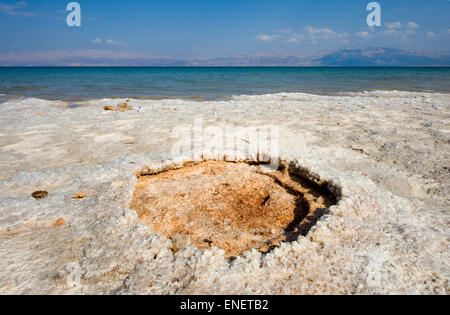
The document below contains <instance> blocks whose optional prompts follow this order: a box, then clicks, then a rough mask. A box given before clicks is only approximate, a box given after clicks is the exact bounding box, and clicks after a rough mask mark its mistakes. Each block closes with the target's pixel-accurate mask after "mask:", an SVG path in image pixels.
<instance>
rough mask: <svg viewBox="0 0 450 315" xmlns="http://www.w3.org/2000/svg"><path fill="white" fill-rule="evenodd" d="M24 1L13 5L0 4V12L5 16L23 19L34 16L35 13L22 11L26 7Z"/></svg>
mask: <svg viewBox="0 0 450 315" xmlns="http://www.w3.org/2000/svg"><path fill="white" fill-rule="evenodd" d="M27 5H28V4H27V2H26V1H20V2H16V3H15V4H6V3H3V2H0V12H3V13H5V14H7V15H15V16H24V17H33V16H36V13H35V12H27V11H22V9H23V8H25V7H26V6H27Z"/></svg>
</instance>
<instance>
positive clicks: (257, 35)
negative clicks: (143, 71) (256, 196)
mask: <svg viewBox="0 0 450 315" xmlns="http://www.w3.org/2000/svg"><path fill="white" fill-rule="evenodd" d="M69 2H70V1H68V0H65V1H64V0H43V1H39V0H28V1H26V2H25V1H20V2H18V1H17V0H15V1H8V0H0V29H1V30H2V31H1V32H0V54H2V55H3V56H5V55H7V54H9V55H12V54H25V53H35V54H37V53H38V52H41V53H43V52H45V53H47V54H55V56H56V55H57V54H64V53H68V52H72V53H73V52H75V51H76V52H78V53H80V54H82V53H84V54H92V55H96V54H98V55H99V56H102V55H107V54H110V55H117V56H123V57H127V56H129V57H132V56H144V55H152V56H170V57H177V58H199V57H219V56H230V55H239V54H264V53H266V54H298V55H308V54H314V53H317V52H322V51H328V50H335V49H339V48H344V47H346V48H355V47H368V46H370V47H372V46H373V47H380V46H383V47H394V48H403V49H418V50H427V51H447V52H448V51H450V19H449V17H450V1H448V0H429V1H425V0H389V1H387V0H384V1H378V2H379V3H380V4H381V8H382V26H381V27H377V28H369V27H368V26H367V24H366V17H367V15H368V13H369V12H367V11H366V6H367V4H368V3H369V2H370V1H369V0H345V1H343V0H322V1H321V0H131V1H130V0H129V1H122V0H114V1H104V0H84V1H83V0H81V1H78V2H79V3H80V5H81V9H82V26H81V27H74V28H70V27H68V26H67V25H66V16H67V14H68V12H66V10H65V8H66V5H67V4H68V3H69ZM33 56H35V57H36V56H37V55H33ZM36 58H37V57H36Z"/></svg>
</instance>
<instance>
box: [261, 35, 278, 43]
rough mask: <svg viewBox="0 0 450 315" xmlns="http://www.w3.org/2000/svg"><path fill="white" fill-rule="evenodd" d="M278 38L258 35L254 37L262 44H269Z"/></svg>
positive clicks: (276, 36)
mask: <svg viewBox="0 0 450 315" xmlns="http://www.w3.org/2000/svg"><path fill="white" fill-rule="evenodd" d="M277 38H278V35H267V34H259V35H258V36H256V39H259V40H262V41H264V42H271V41H273V40H275V39H277Z"/></svg>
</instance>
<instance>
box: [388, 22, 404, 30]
mask: <svg viewBox="0 0 450 315" xmlns="http://www.w3.org/2000/svg"><path fill="white" fill-rule="evenodd" d="M386 27H387V28H388V29H390V30H392V29H400V28H402V23H400V22H392V23H386Z"/></svg>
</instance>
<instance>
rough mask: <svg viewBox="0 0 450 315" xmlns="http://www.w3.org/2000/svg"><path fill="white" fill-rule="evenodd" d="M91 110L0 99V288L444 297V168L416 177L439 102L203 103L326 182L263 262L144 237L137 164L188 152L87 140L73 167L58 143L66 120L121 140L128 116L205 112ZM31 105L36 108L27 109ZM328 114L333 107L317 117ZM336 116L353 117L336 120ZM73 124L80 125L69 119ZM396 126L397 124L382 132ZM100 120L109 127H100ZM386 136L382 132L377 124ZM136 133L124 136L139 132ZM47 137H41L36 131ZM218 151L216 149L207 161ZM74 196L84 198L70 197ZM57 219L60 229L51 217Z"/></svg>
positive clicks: (210, 115) (438, 121)
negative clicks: (386, 147)
mask: <svg viewBox="0 0 450 315" xmlns="http://www.w3.org/2000/svg"><path fill="white" fill-rule="evenodd" d="M114 102H117V101H116V100H114ZM92 103H95V104H96V106H95V107H94V106H93V104H92ZM92 103H89V104H80V105H82V106H85V107H81V108H77V109H67V108H65V106H64V104H62V103H60V102H49V101H42V100H19V101H11V102H8V103H4V104H2V109H1V113H2V115H1V118H0V120H1V122H2V124H1V126H2V127H1V128H0V134H1V135H2V137H0V148H1V151H0V153H1V155H0V159H1V161H2V163H1V165H0V166H1V168H2V170H5V172H2V174H3V175H2V178H3V179H2V181H1V182H0V198H1V199H0V293H2V294H11V293H19V294H44V293H52V294H55V293H63V294H65V293H82V294H83V293H84V294H86V293H93V294H111V293H118V294H196V293H197V294H262V293H266V294H327V293H332V294H366V293H378V294H382V293H396V294H400V293H406V294H414V293H419V294H429V293H437V294H446V293H448V291H449V290H448V274H449V269H448V261H449V257H448V253H449V251H448V234H449V233H448V232H449V231H448V226H447V223H446V222H448V210H449V208H448V199H445V187H446V186H447V185H446V179H445V177H440V176H441V175H440V173H438V174H435V175H433V176H434V177H433V176H431V175H430V174H432V173H430V172H429V170H432V169H433V167H435V166H436V163H440V162H439V161H440V160H439V159H440V158H444V160H443V161H444V162H443V163H446V162H447V161H448V146H446V144H445V142H444V144H440V143H441V142H440V141H441V139H445V138H447V141H448V122H449V117H450V116H449V112H450V110H449V105H450V102H449V96H447V95H442V94H427V93H408V92H372V93H361V94H358V95H351V96H344V97H327V96H314V95H307V94H277V95H267V96H241V97H235V98H234V99H233V100H230V101H224V102H217V103H215V104H212V105H210V106H213V107H214V109H211V110H206V112H207V113H204V115H206V119H209V120H211V121H212V122H216V123H220V120H218V119H217V116H216V113H222V114H223V115H225V117H228V118H227V120H228V123H235V122H236V121H235V120H233V119H234V118H236V119H241V121H242V122H243V124H251V123H252V122H254V123H262V122H270V121H272V122H273V121H274V120H276V121H277V122H278V123H280V125H281V127H282V128H283V131H282V133H281V134H282V140H281V141H282V143H281V147H282V153H281V158H282V160H283V161H284V162H285V163H288V164H290V165H293V166H294V167H295V168H296V169H298V170H301V173H302V175H303V176H306V177H308V178H309V179H310V180H312V181H315V182H317V183H330V184H329V189H330V190H331V191H333V192H334V193H335V194H336V196H337V197H338V199H339V203H338V205H337V206H333V207H331V208H330V213H329V214H328V215H326V216H325V217H323V218H322V219H321V220H320V221H319V222H318V224H317V225H316V227H315V228H313V229H312V230H311V232H310V233H309V234H308V236H307V237H300V238H299V239H298V241H296V242H293V243H285V244H283V245H282V246H281V247H279V248H277V249H275V250H274V251H272V252H270V253H269V254H266V255H263V254H261V253H259V252H257V251H255V250H253V251H250V252H246V253H244V254H243V255H242V256H240V257H238V258H237V259H236V260H234V261H233V262H232V263H230V261H229V260H227V259H225V255H224V252H223V251H222V250H218V249H212V250H206V251H200V250H197V249H196V248H194V247H189V248H187V249H185V250H181V251H179V252H177V253H173V252H172V250H171V248H172V247H173V242H172V241H171V240H170V239H168V238H166V237H164V236H162V235H156V234H153V233H152V231H150V229H149V228H148V227H147V226H145V225H143V224H141V223H140V221H139V218H138V217H137V214H136V212H135V211H132V210H131V209H129V208H128V205H129V203H130V201H131V198H132V195H133V192H134V190H135V187H136V185H137V178H136V176H135V175H134V173H136V172H143V171H145V170H151V171H160V170H164V169H172V168H179V167H181V165H182V164H183V163H184V162H187V161H189V160H191V157H184V158H183V157H180V158H177V159H172V158H170V157H169V154H168V151H164V148H163V147H162V146H161V150H160V151H156V152H158V154H155V153H154V152H155V150H154V148H155V146H152V145H150V146H149V147H148V148H147V150H149V151H147V153H145V152H143V153H141V152H140V151H139V152H135V153H133V152H131V153H127V154H125V155H122V156H120V152H121V151H120V150H119V149H117V148H116V147H108V146H107V142H104V146H103V147H96V146H95V145H94V144H91V143H90V142H89V143H87V144H86V147H87V150H88V152H92V153H91V154H92V155H93V156H92V158H91V159H90V160H89V161H88V162H85V163H81V164H79V163H78V160H77V159H79V158H80V155H81V156H85V157H87V156H88V155H87V154H86V153H84V151H83V150H84V148H83V147H82V146H79V144H78V142H77V141H76V140H74V142H72V143H69V144H70V145H71V146H69V147H67V146H65V144H66V143H67V142H71V138H70V136H68V137H67V138H64V131H63V129H64V128H67V126H68V125H69V126H70V133H71V134H73V133H75V134H76V136H77V137H79V136H80V135H82V137H87V138H89V137H94V134H96V135H97V136H98V134H97V133H96V132H101V133H104V135H108V134H109V135H110V136H109V138H108V139H107V141H109V142H111V141H112V139H114V141H117V142H122V141H123V140H128V139H129V137H130V136H131V135H132V134H129V133H127V131H129V130H130V129H127V127H129V126H130V125H131V126H133V124H135V125H136V124H139V123H140V122H141V121H143V122H144V123H145V124H147V123H148V122H147V121H144V120H145V118H149V117H154V116H155V115H158V118H157V119H158V120H160V121H164V124H168V125H169V126H173V125H175V124H176V123H182V122H183V120H184V119H186V117H195V116H196V115H197V114H198V111H196V110H198V108H195V106H197V107H199V108H203V109H205V104H200V105H199V104H195V103H194V102H192V103H191V102H186V101H181V100H179V101H177V100H175V101H173V100H171V101H153V102H150V101H147V102H144V101H142V102H141V103H139V102H138V101H136V102H133V107H134V108H135V111H136V112H134V111H133V112H129V113H121V114H119V113H117V114H116V113H114V114H112V116H105V114H104V113H102V107H103V106H104V105H107V104H109V105H114V103H113V100H101V101H96V102H92ZM253 104H257V105H258V106H264V110H266V111H267V113H270V115H269V116H264V115H262V114H261V113H259V114H260V115H262V116H264V117H259V116H258V113H254V112H255V111H253V112H252V111H248V110H247V109H248V107H249V106H251V105H253ZM313 105H314V107H313ZM183 106H185V107H183ZM139 107H140V108H139ZM174 107H176V109H177V111H179V112H177V113H175V112H174ZM216 107H217V108H216ZM308 108H310V109H311V111H310V112H309V111H308ZM331 110H333V111H332V112H331V113H330V111H331ZM40 111H42V112H44V116H42V115H35V112H40ZM286 112H292V115H290V116H287V115H286V114H285V113H286ZM327 112H328V113H330V115H334V116H333V117H328V116H324V114H325V113H327ZM165 113H166V114H167V116H164V114H165ZM187 113H189V114H190V115H189V116H188V115H187ZM45 115H47V117H45ZM120 115H123V116H120ZM349 115H351V119H353V121H349V120H346V119H345V117H349ZM420 115H421V116H422V117H423V119H422V120H421V121H420V120H419V119H417V116H420ZM307 116H308V118H306V117H307ZM52 117H53V119H52ZM80 117H83V119H80ZM163 117H164V118H163ZM181 117H183V118H181ZM258 117H259V118H258ZM289 117H294V118H289ZM295 117H297V119H296V118H295ZM299 118H301V120H299ZM76 119H79V122H77V123H73V124H70V122H71V121H73V120H76ZM151 119H152V121H153V122H155V124H157V121H156V120H155V119H154V118H151ZM222 119H223V118H222ZM23 121H26V122H27V123H26V125H24V124H23ZM244 121H245V123H244ZM336 122H339V123H341V124H347V127H346V128H349V129H351V132H347V133H346V131H345V129H341V127H334V128H335V129H334V130H333V132H332V134H333V135H335V137H334V139H329V138H327V137H328V136H329V135H330V130H331V128H332V126H335V123H336ZM399 122H401V123H402V124H403V126H402V127H403V128H404V129H397V128H398V127H399V126H397V125H393V124H394V123H399ZM184 123H185V124H190V123H191V121H185V122H184ZM358 124H359V125H360V126H359V127H358ZM424 125H425V126H424ZM423 126H424V127H423ZM105 127H107V128H108V127H109V128H110V129H109V130H108V132H105ZM322 127H325V128H322ZM422 127H423V130H424V131H422V129H421V128H422ZM155 128H159V129H161V127H160V126H159V125H158V126H156V127H155ZM357 128H359V130H360V133H357V132H356V130H358V129H357ZM413 128H416V129H413ZM367 129H370V130H371V133H370V132H369V134H371V138H369V139H366V138H364V137H365V136H364V135H365V134H367ZM388 129H390V130H391V129H392V130H394V129H395V131H394V132H389V133H386V132H385V131H386V130H388ZM142 130H143V129H139V130H138V131H136V132H137V133H138V134H142ZM351 133H353V134H351ZM425 133H431V136H430V137H431V139H434V141H435V142H436V143H437V144H432V145H435V147H434V149H433V150H434V153H433V151H429V150H428V149H427V147H426V146H427V145H430V142H429V141H432V140H430V139H428V140H426V141H425V142H421V140H420V139H421V137H422V136H423V134H425ZM111 134H115V135H114V136H111ZM158 134H159V135H160V138H157V140H155V141H156V143H155V145H156V144H159V145H161V144H162V143H163V142H165V141H166V140H167V137H168V136H169V135H170V134H169V132H168V130H166V129H165V130H161V131H159V133H158ZM50 135H51V139H52V141H53V142H52V143H48V141H45V139H42V138H43V137H46V136H48V137H50ZM154 135H155V134H153V136H154ZM414 135H416V136H414ZM402 137H403V138H402ZM94 138H95V137H94ZM394 138H395V139H394ZM89 139H93V138H89ZM389 139H391V140H392V139H394V140H395V141H396V142H395V143H394V144H395V145H396V146H397V148H401V149H394V150H393V151H381V152H387V153H383V154H384V155H383V154H381V153H377V151H375V150H374V148H373V146H372V144H373V143H378V142H380V141H381V142H389V141H388V140H389ZM144 140H145V139H142V140H141V141H143V143H145V141H144ZM101 141H103V140H100V143H101ZM427 141H428V142H427ZM405 142H406V144H407V145H404V143H405ZM147 143H150V142H147ZM150 144H151V143H150ZM349 144H352V147H353V149H352V148H349ZM355 144H357V145H359V147H356V146H355ZM408 146H409V148H408ZM44 148H48V150H44ZM70 148H71V149H72V150H73V151H70ZM355 149H358V150H355ZM67 150H69V151H67ZM89 150H92V151H89ZM101 150H103V151H101ZM359 150H362V152H361V151H359ZM439 150H443V151H439ZM100 151H101V152H100ZM403 151H405V152H406V153H407V154H409V155H410V156H411V155H412V156H413V160H414V159H415V160H417V161H419V162H418V163H422V164H420V165H421V169H419V168H418V167H417V168H416V166H415V164H414V163H411V160H408V159H407V158H406V157H405V156H403V155H399V154H400V153H402V152H403ZM152 152H153V153H152ZM445 152H447V153H445ZM388 153H389V154H397V155H396V156H395V159H397V163H398V164H396V165H395V164H393V163H392V162H391V158H392V156H391V155H389V154H388ZM49 154H50V155H51V154H53V162H52V161H50V159H48V155H49ZM424 155H425V157H426V158H425V159H424V160H423V161H421V160H420V159H421V158H423V157H424ZM111 156H113V157H114V158H112V159H108V158H106V157H111ZM439 156H440V157H439ZM237 157H238V158H233V157H231V156H229V155H227V159H228V160H230V161H242V154H237ZM59 158H63V159H59ZM201 158H202V157H196V159H201ZM222 158H223V156H220V154H219V155H218V156H216V158H215V159H222ZM208 160H214V158H212V157H208ZM96 162H97V163H100V164H96ZM408 162H409V163H410V164H407V163H408ZM8 163H9V164H8ZM39 163H42V164H39ZM427 163H428V164H427ZM77 164H78V165H77ZM5 174H8V175H9V176H7V175H5ZM443 174H445V173H443ZM422 175H423V176H428V179H429V180H426V178H423V177H422ZM430 176H431V177H430ZM447 176H448V175H447ZM447 183H448V181H447ZM37 189H45V190H47V191H49V193H50V194H49V197H48V198H46V199H43V200H39V201H36V200H34V199H33V198H32V197H31V196H30V193H31V192H33V191H35V190H37ZM81 190H83V191H86V192H87V194H88V198H86V199H83V200H73V199H72V196H73V195H74V193H76V192H78V191H81ZM430 191H431V192H433V194H430V193H429V192H430ZM58 218H64V220H65V222H66V223H65V224H64V225H62V226H58V227H53V226H51V223H52V222H54V221H55V220H57V219H58ZM15 231H16V232H18V233H13V232H15Z"/></svg>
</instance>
